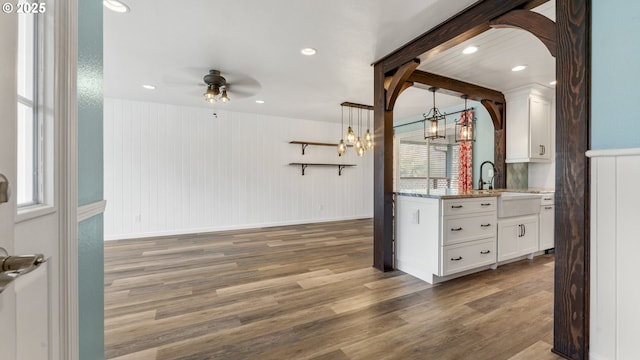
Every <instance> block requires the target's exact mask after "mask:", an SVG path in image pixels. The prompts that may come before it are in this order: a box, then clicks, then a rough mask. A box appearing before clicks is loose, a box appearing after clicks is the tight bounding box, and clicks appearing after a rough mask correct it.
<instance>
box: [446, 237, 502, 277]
mask: <svg viewBox="0 0 640 360" xmlns="http://www.w3.org/2000/svg"><path fill="white" fill-rule="evenodd" d="M442 252H443V254H442V266H443V267H444V268H443V269H442V275H443V276H446V275H451V274H455V273H457V272H460V271H465V270H470V269H474V268H477V267H480V266H484V265H491V264H495V262H496V238H495V237H493V238H489V239H482V240H476V241H471V242H468V243H462V244H455V245H448V246H444V247H443V249H442Z"/></svg>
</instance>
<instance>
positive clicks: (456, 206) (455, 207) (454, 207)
mask: <svg viewBox="0 0 640 360" xmlns="http://www.w3.org/2000/svg"><path fill="white" fill-rule="evenodd" d="M451 208H452V209H462V205H451Z"/></svg>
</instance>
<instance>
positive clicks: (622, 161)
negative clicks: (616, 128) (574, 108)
mask: <svg viewBox="0 0 640 360" xmlns="http://www.w3.org/2000/svg"><path fill="white" fill-rule="evenodd" d="M587 155H588V156H589V157H591V299H590V302H591V310H590V311H591V315H590V350H589V351H590V354H589V358H590V359H593V360H616V359H620V360H625V359H637V358H638V346H637V341H638V340H637V337H638V334H640V307H639V306H638V304H640V281H638V274H639V273H640V262H639V261H638V257H639V256H640V241H639V240H640V236H639V235H638V218H640V211H639V210H638V206H639V205H640V187H639V186H638V184H640V148H639V149H622V150H597V151H589V152H587Z"/></svg>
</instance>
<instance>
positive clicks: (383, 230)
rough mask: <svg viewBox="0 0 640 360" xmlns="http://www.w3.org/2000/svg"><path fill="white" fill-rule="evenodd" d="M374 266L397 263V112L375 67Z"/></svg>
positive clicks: (388, 268) (390, 267)
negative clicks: (395, 252)
mask: <svg viewBox="0 0 640 360" xmlns="http://www.w3.org/2000/svg"><path fill="white" fill-rule="evenodd" d="M373 83H374V89H373V127H374V131H373V134H374V144H375V146H374V147H373V167H374V171H373V266H374V267H375V268H376V269H378V270H381V271H391V270H394V264H393V111H388V110H387V109H386V104H387V97H386V91H385V72H384V71H383V70H382V66H380V65H375V66H374V68H373Z"/></svg>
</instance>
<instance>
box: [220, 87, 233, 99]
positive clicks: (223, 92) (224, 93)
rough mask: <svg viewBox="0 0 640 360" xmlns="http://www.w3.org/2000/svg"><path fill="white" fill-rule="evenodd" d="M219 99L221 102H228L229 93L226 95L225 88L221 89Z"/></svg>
mask: <svg viewBox="0 0 640 360" xmlns="http://www.w3.org/2000/svg"><path fill="white" fill-rule="evenodd" d="M220 100H222V102H229V100H231V99H229V95H227V90H226V89H225V90H222V96H221V97H220Z"/></svg>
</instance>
